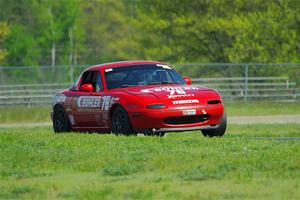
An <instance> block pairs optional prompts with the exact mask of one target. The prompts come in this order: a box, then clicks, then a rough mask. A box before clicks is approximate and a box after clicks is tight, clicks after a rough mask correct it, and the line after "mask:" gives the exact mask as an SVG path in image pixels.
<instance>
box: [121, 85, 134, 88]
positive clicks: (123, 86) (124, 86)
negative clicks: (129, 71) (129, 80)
mask: <svg viewBox="0 0 300 200" xmlns="http://www.w3.org/2000/svg"><path fill="white" fill-rule="evenodd" d="M134 86H137V85H126V84H124V85H122V86H121V88H126V87H134Z"/></svg>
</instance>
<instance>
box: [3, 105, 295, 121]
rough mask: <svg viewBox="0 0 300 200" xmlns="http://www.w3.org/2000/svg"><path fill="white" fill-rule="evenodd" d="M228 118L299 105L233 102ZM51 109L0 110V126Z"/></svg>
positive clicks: (42, 117)
mask: <svg viewBox="0 0 300 200" xmlns="http://www.w3.org/2000/svg"><path fill="white" fill-rule="evenodd" d="M225 107H226V112H227V115H228V116H244V115H252V116H253V115H281V114H300V106H299V103H280V102H249V103H245V102H234V103H225ZM50 112H51V107H50V106H49V107H30V108H27V107H8V108H0V124H4V123H19V122H22V123H27V122H50Z"/></svg>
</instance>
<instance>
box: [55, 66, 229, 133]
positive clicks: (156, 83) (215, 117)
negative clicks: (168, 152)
mask: <svg viewBox="0 0 300 200" xmlns="http://www.w3.org/2000/svg"><path fill="white" fill-rule="evenodd" d="M191 82H192V81H191V79H190V78H188V77H185V78H182V77H181V76H180V75H179V74H178V73H177V72H176V71H175V70H174V69H172V68H171V67H170V66H169V65H167V64H164V63H160V62H153V61H124V62H114V63H106V64H101V65H96V66H92V67H89V68H87V69H86V70H85V71H84V72H83V73H82V74H81V75H80V76H79V78H78V80H77V81H76V83H75V84H74V85H73V86H72V87H71V88H70V89H68V90H65V91H63V92H61V93H59V94H56V96H55V97H54V99H53V112H52V114H51V116H52V121H53V129H54V132H56V133H58V132H69V131H71V130H73V131H87V132H112V133H115V134H125V135H132V134H133V135H135V134H137V133H144V134H145V135H157V136H163V135H164V134H165V133H166V132H179V131H190V130H201V131H202V133H203V135H204V136H210V137H213V136H223V135H224V133H225V130H226V124H227V120H226V114H225V112H224V105H223V102H222V98H221V96H220V94H219V93H218V92H216V91H215V90H213V89H210V88H207V87H202V86H201V87H200V86H190V85H191Z"/></svg>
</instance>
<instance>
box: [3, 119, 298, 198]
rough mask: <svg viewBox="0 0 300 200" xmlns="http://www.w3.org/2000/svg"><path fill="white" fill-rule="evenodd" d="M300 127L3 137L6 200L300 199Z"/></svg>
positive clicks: (23, 132)
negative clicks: (210, 134)
mask: <svg viewBox="0 0 300 200" xmlns="http://www.w3.org/2000/svg"><path fill="white" fill-rule="evenodd" d="M299 136H300V124H286V125H231V126H229V128H228V131H227V134H226V135H225V136H224V137H222V138H205V137H203V136H202V135H200V134H199V132H185V133H170V134H167V135H166V136H165V137H163V138H159V137H139V136H138V137H134V136H130V137H125V136H114V135H107V134H106V135H100V134H79V133H69V134H67V133H66V134H54V133H53V131H52V129H51V128H25V129H24V128H22V129H21V128H20V129H18V128H13V129H0V199H15V198H22V199H230V200H231V199H300V170H299V169H300V160H299V158H300V141H299V140H298V141H292V140H280V138H283V137H299Z"/></svg>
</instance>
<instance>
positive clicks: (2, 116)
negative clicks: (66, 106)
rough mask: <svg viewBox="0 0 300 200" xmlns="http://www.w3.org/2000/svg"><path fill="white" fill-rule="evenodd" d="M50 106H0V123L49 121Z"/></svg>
mask: <svg viewBox="0 0 300 200" xmlns="http://www.w3.org/2000/svg"><path fill="white" fill-rule="evenodd" d="M50 112H51V107H50V106H49V107H7V108H3V107H1V108H0V124H7V123H20V122H21V123H27V122H50V121H51V118H50Z"/></svg>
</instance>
